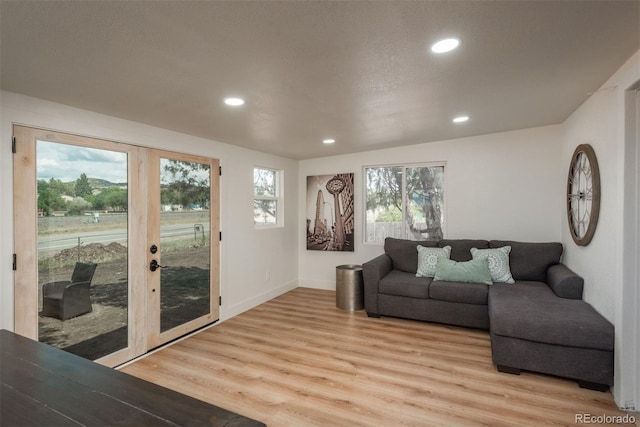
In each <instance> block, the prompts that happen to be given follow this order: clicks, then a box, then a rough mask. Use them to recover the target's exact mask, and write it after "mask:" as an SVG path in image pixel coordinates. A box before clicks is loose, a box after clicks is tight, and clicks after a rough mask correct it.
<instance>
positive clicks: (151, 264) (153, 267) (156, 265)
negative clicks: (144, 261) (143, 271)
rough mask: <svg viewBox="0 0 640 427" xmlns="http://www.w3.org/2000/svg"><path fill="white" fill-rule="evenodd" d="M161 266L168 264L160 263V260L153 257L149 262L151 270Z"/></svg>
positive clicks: (164, 266)
mask: <svg viewBox="0 0 640 427" xmlns="http://www.w3.org/2000/svg"><path fill="white" fill-rule="evenodd" d="M159 268H167V266H166V265H160V264H158V261H156V260H155V259H152V260H151V262H150V263H149V270H151V271H156V270H157V269H159Z"/></svg>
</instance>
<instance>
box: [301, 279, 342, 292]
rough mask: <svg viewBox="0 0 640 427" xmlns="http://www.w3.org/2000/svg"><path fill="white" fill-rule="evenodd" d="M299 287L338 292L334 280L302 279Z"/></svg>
mask: <svg viewBox="0 0 640 427" xmlns="http://www.w3.org/2000/svg"><path fill="white" fill-rule="evenodd" d="M298 286H300V287H301V288H311V289H326V290H328V291H335V290H336V282H335V281H333V280H317V279H301V280H300V282H299V284H298Z"/></svg>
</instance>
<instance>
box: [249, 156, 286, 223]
mask: <svg viewBox="0 0 640 427" xmlns="http://www.w3.org/2000/svg"><path fill="white" fill-rule="evenodd" d="M257 169H259V170H265V171H270V172H274V173H275V178H274V185H275V194H276V195H275V196H257V195H256V185H255V171H256V170H257ZM253 174H254V182H253V190H252V192H253V206H254V216H253V226H254V227H255V228H256V229H257V230H264V229H269V228H281V227H284V197H283V193H284V192H283V191H282V190H283V182H284V178H283V176H284V171H283V170H282V169H275V168H270V167H265V166H257V165H256V166H254V167H253ZM258 200H263V201H274V202H275V203H276V215H275V219H276V221H275V223H263V222H257V221H256V219H255V218H256V217H255V202H256V201H258Z"/></svg>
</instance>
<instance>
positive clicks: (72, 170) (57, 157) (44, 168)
mask: <svg viewBox="0 0 640 427" xmlns="http://www.w3.org/2000/svg"><path fill="white" fill-rule="evenodd" d="M36 151H37V161H36V165H37V176H38V179H44V180H47V181H48V180H49V179H51V178H55V179H59V180H60V181H62V182H69V181H75V180H76V179H78V178H80V174H82V173H85V174H86V175H87V177H88V178H98V179H104V180H107V181H110V182H113V183H126V182H127V155H126V153H119V152H116V151H108V150H99V149H96V148H87V147H78V146H75V145H69V144H60V143H57V142H48V141H38V143H37V145H36Z"/></svg>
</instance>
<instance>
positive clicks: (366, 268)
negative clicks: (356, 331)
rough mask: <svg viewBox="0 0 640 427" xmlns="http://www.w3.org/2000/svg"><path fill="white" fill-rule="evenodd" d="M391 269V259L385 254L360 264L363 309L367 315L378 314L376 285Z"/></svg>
mask: <svg viewBox="0 0 640 427" xmlns="http://www.w3.org/2000/svg"><path fill="white" fill-rule="evenodd" d="M392 268H393V264H392V263H391V258H389V257H388V256H387V255H386V254H382V255H379V256H377V257H375V258H374V259H372V260H371V261H368V262H365V263H364V264H362V279H363V281H364V308H365V310H367V313H368V314H374V315H375V314H378V283H379V282H380V279H382V278H383V277H384V276H386V275H387V274H389V273H390V272H391V270H392Z"/></svg>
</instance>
